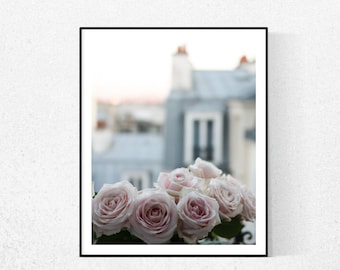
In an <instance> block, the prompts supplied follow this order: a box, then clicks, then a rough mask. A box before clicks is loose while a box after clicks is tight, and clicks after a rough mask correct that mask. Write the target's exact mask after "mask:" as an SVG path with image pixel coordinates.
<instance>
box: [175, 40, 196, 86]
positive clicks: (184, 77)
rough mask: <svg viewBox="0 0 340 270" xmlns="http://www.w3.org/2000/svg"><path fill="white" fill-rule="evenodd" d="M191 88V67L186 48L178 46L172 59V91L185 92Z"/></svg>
mask: <svg viewBox="0 0 340 270" xmlns="http://www.w3.org/2000/svg"><path fill="white" fill-rule="evenodd" d="M191 87H192V66H191V63H190V61H189V57H188V53H187V51H186V47H185V46H184V45H183V46H179V47H178V48H177V53H175V54H174V55H173V59H172V90H181V91H183V90H184V91H187V90H190V89H191Z"/></svg>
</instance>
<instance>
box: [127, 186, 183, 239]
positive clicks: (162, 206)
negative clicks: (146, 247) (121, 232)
mask: <svg viewBox="0 0 340 270" xmlns="http://www.w3.org/2000/svg"><path fill="white" fill-rule="evenodd" d="M177 220H178V216H177V208H176V204H175V202H174V200H173V198H171V197H170V196H169V195H168V194H167V193H166V192H165V191H163V190H160V189H144V190H143V191H141V192H139V194H138V196H137V197H136V199H135V201H134V204H133V207H132V215H131V216H130V224H131V228H130V232H131V233H132V234H133V235H135V236H137V237H138V238H140V239H142V240H143V241H144V242H145V243H148V244H161V243H166V242H168V241H169V240H170V239H171V237H172V236H173V234H174V232H175V230H176V227H177Z"/></svg>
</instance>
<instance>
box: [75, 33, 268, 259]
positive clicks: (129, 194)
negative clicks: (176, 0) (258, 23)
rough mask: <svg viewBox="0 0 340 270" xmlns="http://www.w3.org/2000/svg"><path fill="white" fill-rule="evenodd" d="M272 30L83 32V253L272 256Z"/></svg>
mask: <svg viewBox="0 0 340 270" xmlns="http://www.w3.org/2000/svg"><path fill="white" fill-rule="evenodd" d="M267 35H268V29H267V28H266V27H251V28H227V27H224V28H89V27H83V28H80V110H81V112H80V256H118V257H119V256H120V257H123V256H144V257H146V256H155V257H156V256H162V257H165V256H175V257H182V256H187V257H193V256H199V257H203V256H214V257H216V256H224V257H226V256H268V252H267V250H268V248H267V227H268V223H267V218H268V217H267V215H268V213H267V62H268V61H267V55H268V53H267V43H268V42H267V40H268V39H267Z"/></svg>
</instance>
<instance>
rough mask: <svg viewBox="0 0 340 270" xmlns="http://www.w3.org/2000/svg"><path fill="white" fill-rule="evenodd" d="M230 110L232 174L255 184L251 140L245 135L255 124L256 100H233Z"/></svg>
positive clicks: (230, 103)
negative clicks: (252, 170)
mask: <svg viewBox="0 0 340 270" xmlns="http://www.w3.org/2000/svg"><path fill="white" fill-rule="evenodd" d="M227 105H228V110H229V114H228V117H229V131H230V133H229V166H230V170H231V174H232V175H233V176H234V177H235V178H237V179H239V180H240V181H241V182H243V183H244V184H246V185H247V186H248V187H252V186H253V184H254V183H253V180H254V179H253V177H252V176H251V174H250V172H249V169H250V168H252V166H253V164H252V163H254V162H255V160H254V158H253V156H254V155H255V151H252V150H253V149H251V145H250V142H247V141H248V139H247V138H246V137H245V133H246V131H247V130H248V129H251V128H254V126H255V101H253V100H248V101H241V100H231V101H229V102H228V103H227Z"/></svg>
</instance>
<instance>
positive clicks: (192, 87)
mask: <svg viewBox="0 0 340 270" xmlns="http://www.w3.org/2000/svg"><path fill="white" fill-rule="evenodd" d="M254 67H255V64H254V63H250V62H248V61H247V59H246V58H245V57H242V58H241V60H240V65H239V66H238V68H236V69H234V70H230V71H228V70H194V69H193V68H192V65H191V64H190V59H189V56H188V54H187V52H186V50H185V48H183V47H180V48H179V49H178V51H177V53H176V54H175V55H174V56H173V77H172V81H173V83H172V89H171V91H170V94H169V96H168V98H167V101H166V121H165V128H164V133H165V143H164V168H166V169H168V170H170V169H171V168H177V167H182V166H184V167H186V166H187V165H189V164H191V163H193V162H194V160H195V159H196V158H197V157H201V158H202V159H205V160H208V161H211V162H213V163H214V164H215V165H216V166H218V167H219V168H221V169H222V170H223V171H225V172H229V173H233V171H235V172H236V171H237V172H238V171H239V167H238V166H235V163H238V162H241V163H244V158H245V156H244V155H237V156H235V157H234V153H235V151H237V149H238V148H237V147H236V148H235V144H238V143H240V142H241V144H242V145H243V143H244V142H245V140H246V137H245V133H246V131H247V130H248V129H251V128H253V129H255V96H256V83H255V81H256V75H255V70H254ZM235 104H242V105H240V106H241V107H242V108H243V107H247V108H249V110H248V111H247V113H246V114H247V116H246V117H245V118H246V120H244V119H243V118H242V119H243V120H244V121H247V123H243V122H242V123H241V124H242V125H243V124H244V126H240V127H235V125H237V124H238V123H237V121H236V122H235V119H236V118H234V117H231V115H232V116H234V114H235V111H236V107H237V106H236V105H235ZM242 116H243V114H242ZM243 120H242V121H243ZM234 129H235V130H234ZM236 129H237V132H236ZM235 132H236V133H235ZM243 167H244V166H243ZM243 167H242V168H243ZM239 175H240V176H242V177H243V176H244V175H243V174H241V173H239Z"/></svg>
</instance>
